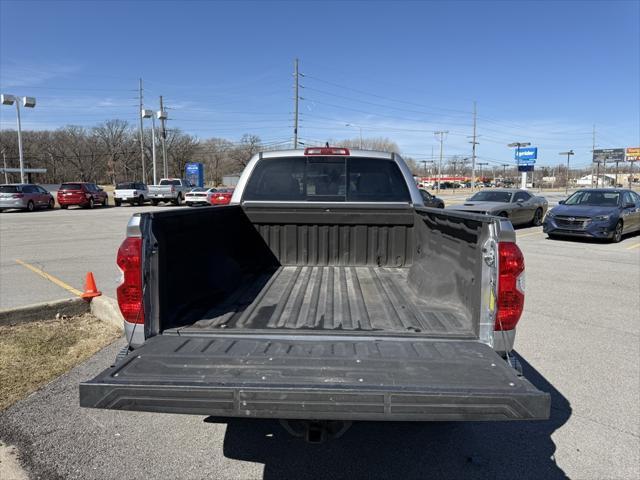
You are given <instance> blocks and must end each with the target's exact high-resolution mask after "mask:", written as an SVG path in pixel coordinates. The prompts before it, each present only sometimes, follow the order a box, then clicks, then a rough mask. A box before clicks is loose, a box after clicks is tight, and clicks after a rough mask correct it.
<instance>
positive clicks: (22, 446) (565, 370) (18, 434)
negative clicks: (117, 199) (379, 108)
mask: <svg viewBox="0 0 640 480" xmlns="http://www.w3.org/2000/svg"><path fill="white" fill-rule="evenodd" d="M547 198H548V199H549V200H550V203H551V204H553V203H555V202H557V200H558V199H560V198H563V195H562V194H561V193H557V194H552V195H547ZM446 199H447V202H448V204H451V203H455V202H460V201H462V200H463V199H464V195H462V196H461V195H459V194H458V195H456V196H447V197H446ZM156 208H174V207H156ZM179 208H187V207H179ZM150 210H153V207H122V208H105V209H100V208H96V209H95V210H82V209H70V210H66V211H61V210H58V209H56V210H53V211H40V212H35V213H27V214H25V213H21V212H15V213H12V212H8V213H3V214H2V216H1V218H0V238H1V245H0V258H1V274H0V299H1V300H0V302H1V304H0V307H1V308H7V307H12V306H18V305H24V304H27V303H33V302H39V301H47V300H54V299H60V298H64V297H65V296H72V295H73V293H72V292H70V291H69V290H68V288H72V289H77V290H81V289H82V287H83V281H84V276H85V274H86V272H87V271H93V272H94V274H95V277H96V281H97V284H98V288H99V289H101V290H102V291H103V292H104V293H105V294H107V295H110V296H114V295H115V288H116V286H117V284H118V278H119V272H118V270H117V268H116V266H115V263H114V258H115V253H116V250H117V248H118V245H119V244H120V242H121V241H122V238H123V237H124V232H125V226H126V223H127V220H128V218H129V217H130V215H131V214H133V213H134V212H138V211H150ZM517 237H518V243H519V244H520V246H521V248H522V250H523V252H524V255H525V259H526V265H527V277H526V289H527V297H526V305H525V313H524V315H523V318H522V319H521V321H520V323H519V327H518V337H517V340H516V350H517V352H518V354H519V355H520V357H521V358H522V361H523V362H522V363H523V365H524V371H525V376H526V377H527V378H528V379H529V380H530V381H532V383H534V384H535V385H536V386H537V387H538V388H539V389H541V390H544V391H547V392H550V393H551V395H552V410H551V419H550V420H548V421H545V422H532V423H459V424H458V423H442V424H438V423H431V424H379V423H378V424H376V423H370V424H356V425H354V427H352V429H351V430H349V431H348V432H347V433H346V434H345V436H344V437H343V438H341V439H340V440H336V441H332V442H329V443H326V444H322V445H309V444H306V443H304V442H302V441H300V440H297V439H293V438H291V437H290V436H289V435H288V434H287V433H286V432H285V431H284V429H282V427H280V425H279V424H278V423H277V422H269V421H248V420H233V421H231V422H229V423H220V422H219V421H218V420H216V419H209V420H208V421H204V420H205V419H204V418H203V417H198V416H180V415H168V414H163V415H159V414H146V413H135V412H114V411H106V410H87V409H80V408H79V407H78V383H79V382H80V381H82V380H85V379H88V378H90V377H92V376H94V375H96V374H97V373H98V372H100V371H101V370H103V369H104V368H105V367H107V366H108V365H109V364H110V362H111V361H112V360H113V358H114V355H115V354H116V352H117V350H118V349H119V348H120V347H121V345H122V342H116V343H115V344H113V345H111V346H109V347H107V348H106V349H104V350H103V351H102V352H100V353H99V354H98V355H96V356H95V357H93V358H92V359H91V360H90V361H88V362H86V363H84V364H82V365H80V366H79V367H77V368H75V369H73V370H72V371H71V372H69V373H68V374H65V375H63V376H62V377H60V378H59V379H57V380H55V381H54V382H52V383H51V384H49V385H48V386H46V387H45V388H43V389H42V390H40V391H38V392H36V393H35V394H33V395H31V396H30V397H28V398H27V399H25V400H24V401H22V402H19V403H18V404H16V405H15V406H14V407H12V408H10V409H9V410H7V411H5V412H2V413H1V414H0V437H1V438H2V439H3V440H5V441H7V442H10V443H13V444H14V445H16V446H17V447H18V448H19V450H20V451H21V452H22V454H23V456H24V458H26V459H27V464H28V465H29V467H30V469H31V470H32V473H33V474H34V475H36V476H37V475H40V476H41V477H42V478H56V477H58V476H59V477H63V478H105V477H109V478H117V477H120V478H142V477H146V478H221V479H227V478H238V479H246V478H283V477H287V478H319V477H321V478H347V477H352V478H354V477H358V478H363V477H367V478H397V477H405V478H430V477H434V476H435V477H448V478H462V477H465V478H512V477H514V476H518V477H525V478H562V477H564V476H565V475H568V476H570V477H572V478H638V476H639V475H640V471H639V465H640V452H639V438H640V425H639V420H638V419H639V418H640V416H639V415H638V413H640V412H639V411H638V408H639V407H638V398H639V395H640V386H639V382H640V371H639V365H640V358H639V357H640V355H639V352H640V348H639V347H640V326H639V325H640V322H639V321H638V320H639V318H638V315H639V314H638V312H639V311H640V296H639V293H638V292H640V236H639V235H637V234H636V235H633V236H630V237H626V238H625V239H624V240H623V241H622V242H621V243H619V244H607V243H599V242H592V241H575V240H574V241H568V240H549V239H547V238H546V235H544V234H543V233H542V229H541V227H532V228H522V229H518V230H517ZM47 275H50V277H48V278H45V277H46V276H47ZM87 459H91V461H90V462H89V461H87ZM107 472H108V473H107Z"/></svg>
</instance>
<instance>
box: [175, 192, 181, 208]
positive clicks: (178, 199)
mask: <svg viewBox="0 0 640 480" xmlns="http://www.w3.org/2000/svg"><path fill="white" fill-rule="evenodd" d="M173 204H174V205H180V204H182V194H181V193H178V196H177V197H176V199H175V200H174V201H173Z"/></svg>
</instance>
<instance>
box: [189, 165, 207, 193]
mask: <svg viewBox="0 0 640 480" xmlns="http://www.w3.org/2000/svg"><path fill="white" fill-rule="evenodd" d="M185 177H186V178H187V180H188V181H189V183H190V184H191V186H193V187H204V165H202V163H187V165H186V166H185Z"/></svg>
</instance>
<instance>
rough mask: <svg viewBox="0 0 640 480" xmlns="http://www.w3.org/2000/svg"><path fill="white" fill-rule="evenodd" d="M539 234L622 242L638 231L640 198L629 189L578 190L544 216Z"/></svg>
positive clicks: (639, 224)
mask: <svg viewBox="0 0 640 480" xmlns="http://www.w3.org/2000/svg"><path fill="white" fill-rule="evenodd" d="M542 229H543V231H544V232H545V233H546V234H547V235H549V238H553V237H557V236H561V235H562V236H577V237H590V238H602V239H608V240H611V241H613V242H619V241H620V240H622V235H624V234H626V233H631V232H637V231H639V230H640V195H638V194H637V193H636V192H633V191H631V190H621V189H615V190H613V189H606V188H597V189H585V190H578V191H577V192H575V193H574V194H573V195H571V196H570V197H569V198H567V199H566V200H564V201H561V202H560V205H558V206H557V207H554V208H553V209H551V210H550V211H549V213H547V216H546V218H545V219H544V223H543V227H542Z"/></svg>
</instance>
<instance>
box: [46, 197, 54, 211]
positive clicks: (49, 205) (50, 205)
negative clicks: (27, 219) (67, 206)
mask: <svg viewBox="0 0 640 480" xmlns="http://www.w3.org/2000/svg"><path fill="white" fill-rule="evenodd" d="M55 206H56V202H55V201H54V200H53V198H52V199H51V200H49V204H48V205H47V208H48V209H49V210H53V209H54V208H55Z"/></svg>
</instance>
